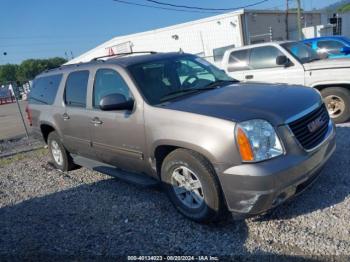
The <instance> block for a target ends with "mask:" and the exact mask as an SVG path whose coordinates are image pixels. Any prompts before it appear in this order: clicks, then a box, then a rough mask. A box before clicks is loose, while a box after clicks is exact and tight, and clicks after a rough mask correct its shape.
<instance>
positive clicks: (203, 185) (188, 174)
mask: <svg viewBox="0 0 350 262" xmlns="http://www.w3.org/2000/svg"><path fill="white" fill-rule="evenodd" d="M161 178H162V182H163V185H164V187H165V190H166V193H167V195H168V197H169V199H170V201H171V202H172V203H173V204H174V206H175V207H176V209H177V210H178V211H180V213H181V214H183V215H184V216H186V217H187V218H190V219H192V220H194V221H196V222H203V223H208V222H212V221H217V220H219V219H222V218H223V217H224V216H223V215H224V214H226V213H227V212H226V205H225V203H224V199H223V197H222V192H221V188H220V185H219V182H218V179H217V177H216V174H215V171H214V169H213V168H212V166H211V164H210V163H209V162H208V161H207V160H206V159H205V158H204V157H203V156H202V155H200V154H198V153H196V152H194V151H190V150H186V149H177V150H175V151H173V152H171V153H170V154H169V155H168V156H167V157H166V158H165V159H164V162H163V165H162V170H161Z"/></svg>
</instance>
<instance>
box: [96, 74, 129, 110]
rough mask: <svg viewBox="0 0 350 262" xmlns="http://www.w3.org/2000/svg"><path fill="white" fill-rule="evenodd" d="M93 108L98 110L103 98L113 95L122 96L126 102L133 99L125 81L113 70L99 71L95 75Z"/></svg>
mask: <svg viewBox="0 0 350 262" xmlns="http://www.w3.org/2000/svg"><path fill="white" fill-rule="evenodd" d="M93 92H94V94H93V107H94V108H98V105H99V103H100V100H101V98H103V97H104V96H106V95H111V94H121V95H123V96H124V97H125V98H126V100H129V99H131V98H132V95H131V93H130V90H129V87H128V85H127V84H126V83H125V81H124V79H123V78H122V77H121V76H120V75H119V74H118V73H117V72H116V71H115V70H112V69H99V70H97V72H96V75H95V83H94V91H93Z"/></svg>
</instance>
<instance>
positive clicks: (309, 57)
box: [281, 42, 321, 64]
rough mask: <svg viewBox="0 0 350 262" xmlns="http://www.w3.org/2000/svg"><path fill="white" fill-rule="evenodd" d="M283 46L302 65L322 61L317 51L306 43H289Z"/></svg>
mask: <svg viewBox="0 0 350 262" xmlns="http://www.w3.org/2000/svg"><path fill="white" fill-rule="evenodd" d="M281 46H282V47H284V49H286V50H287V51H288V52H289V53H290V54H291V55H292V56H294V57H295V58H296V59H298V60H299V61H300V63H302V64H304V63H309V62H312V61H315V60H320V59H321V58H320V57H319V55H318V54H317V52H316V51H315V50H313V49H312V48H311V47H309V46H308V45H306V44H304V43H300V42H289V43H285V44H281Z"/></svg>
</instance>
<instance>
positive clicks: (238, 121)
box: [27, 53, 335, 222]
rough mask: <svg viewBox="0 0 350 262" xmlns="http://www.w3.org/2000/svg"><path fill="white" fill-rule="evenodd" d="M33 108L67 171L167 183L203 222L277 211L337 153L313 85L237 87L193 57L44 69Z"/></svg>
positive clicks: (179, 203)
mask: <svg viewBox="0 0 350 262" xmlns="http://www.w3.org/2000/svg"><path fill="white" fill-rule="evenodd" d="M27 112H28V118H29V120H30V122H31V124H32V126H33V128H34V130H35V132H36V133H37V134H40V135H41V137H42V138H43V139H44V140H45V142H46V143H48V147H49V151H50V154H51V157H52V162H53V164H54V165H55V166H56V167H57V168H58V169H61V170H63V171H68V170H70V169H72V168H74V167H75V166H77V165H79V166H85V167H89V168H91V169H93V170H96V171H99V172H103V173H105V174H109V175H112V176H116V177H118V178H121V179H124V180H127V181H130V182H134V183H137V184H140V185H144V186H151V185H155V184H162V186H163V187H164V189H165V191H166V193H167V194H168V196H169V198H170V200H171V202H172V203H173V204H174V206H175V207H176V208H177V209H178V210H179V211H180V212H181V213H182V214H183V215H185V216H186V217H188V218H190V219H192V220H195V221H198V222H211V221H216V220H218V219H220V218H223V217H226V216H225V214H229V212H227V211H230V212H231V213H233V214H234V215H235V216H236V217H246V216H250V215H256V214H260V213H264V212H266V211H268V210H269V209H271V208H273V207H275V206H277V205H279V204H281V203H282V202H284V201H286V200H287V199H289V198H291V197H292V196H295V195H296V194H298V193H300V192H301V191H303V190H304V189H305V188H306V187H307V186H308V185H310V184H311V183H312V182H313V181H314V180H315V179H316V178H317V176H318V175H319V174H320V171H321V169H322V167H323V166H324V164H325V163H326V162H327V160H328V159H329V157H330V156H331V155H332V153H333V152H334V150H335V128H334V125H333V122H332V121H331V119H330V117H329V115H328V112H327V110H326V107H325V105H324V103H323V101H322V98H321V96H320V94H319V93H318V92H317V91H315V90H314V89H311V88H306V87H303V86H293V87H290V86H288V85H277V84H275V85H272V84H259V83H239V82H238V81H236V80H234V79H232V78H230V77H229V76H227V75H226V74H225V73H224V72H223V71H221V70H219V69H218V68H216V67H214V66H213V65H211V64H209V63H208V62H207V61H205V60H203V59H201V58H199V57H197V56H194V55H189V54H183V53H164V54H153V53H152V54H146V55H132V56H127V55H125V56H121V55H120V56H118V57H116V58H110V59H108V60H99V59H95V60H93V61H91V62H89V63H84V64H76V65H69V66H63V67H60V68H58V69H54V70H50V71H47V72H44V73H42V74H41V75H39V76H37V78H36V79H35V81H34V86H33V88H32V90H31V93H30V97H29V105H28V108H27ZM116 190H117V189H116Z"/></svg>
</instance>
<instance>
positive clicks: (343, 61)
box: [303, 58, 350, 71]
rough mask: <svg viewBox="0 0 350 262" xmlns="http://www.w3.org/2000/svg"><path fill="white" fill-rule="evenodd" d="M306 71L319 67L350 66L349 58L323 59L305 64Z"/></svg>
mask: <svg viewBox="0 0 350 262" xmlns="http://www.w3.org/2000/svg"><path fill="white" fill-rule="evenodd" d="M303 66H304V68H305V70H306V71H309V70H318V69H335V68H350V59H349V58H334V59H323V60H318V61H314V62H310V63H305V64H303Z"/></svg>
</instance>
